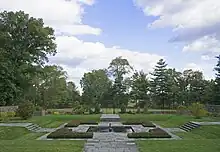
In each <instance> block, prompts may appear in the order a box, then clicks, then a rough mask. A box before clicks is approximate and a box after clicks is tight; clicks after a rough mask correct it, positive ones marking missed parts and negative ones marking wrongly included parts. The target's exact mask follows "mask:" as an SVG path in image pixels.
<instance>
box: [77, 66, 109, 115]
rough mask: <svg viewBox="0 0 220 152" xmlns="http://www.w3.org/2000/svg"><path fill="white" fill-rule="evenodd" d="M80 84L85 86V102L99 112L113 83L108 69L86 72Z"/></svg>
mask: <svg viewBox="0 0 220 152" xmlns="http://www.w3.org/2000/svg"><path fill="white" fill-rule="evenodd" d="M80 84H81V87H82V88H83V94H82V102H83V104H86V105H88V106H89V107H93V108H95V112H96V113H99V112H100V104H101V102H102V99H103V96H104V94H105V92H107V91H108V89H109V88H110V85H111V82H110V80H109V78H108V76H107V73H106V71H105V70H102V69H100V70H93V71H92V72H88V73H85V74H84V76H83V78H82V79H81V80H80Z"/></svg>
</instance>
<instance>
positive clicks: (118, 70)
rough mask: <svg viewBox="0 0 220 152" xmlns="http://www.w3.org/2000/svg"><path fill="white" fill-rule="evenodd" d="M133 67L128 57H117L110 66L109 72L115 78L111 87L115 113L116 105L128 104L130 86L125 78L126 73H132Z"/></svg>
mask: <svg viewBox="0 0 220 152" xmlns="http://www.w3.org/2000/svg"><path fill="white" fill-rule="evenodd" d="M132 70H133V67H132V66H131V65H130V64H129V62H128V60H127V59H124V58H122V57H116V58H115V59H113V60H112V61H111V63H110V65H109V67H108V73H109V75H110V77H111V78H114V83H113V86H112V87H111V89H110V90H111V91H110V92H111V96H112V102H113V103H112V105H113V110H114V111H113V113H115V108H116V107H121V106H122V105H123V104H124V105H126V106H127V104H128V93H127V92H128V88H129V81H128V79H124V75H125V74H128V73H130V72H131V71H132Z"/></svg>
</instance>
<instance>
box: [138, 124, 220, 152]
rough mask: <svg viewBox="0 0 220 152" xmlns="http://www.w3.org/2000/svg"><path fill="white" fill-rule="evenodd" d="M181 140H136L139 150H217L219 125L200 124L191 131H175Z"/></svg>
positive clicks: (216, 151) (158, 151)
mask: <svg viewBox="0 0 220 152" xmlns="http://www.w3.org/2000/svg"><path fill="white" fill-rule="evenodd" d="M176 134H177V135H179V136H180V137H182V138H183V139H182V140H171V141H150V140H148V141H137V145H138V147H139V150H140V152H151V151H156V152H177V151H178V152H188V151H190V152H207V151H210V152H219V151H220V126H218V125H216V126H201V127H200V128H197V129H194V130H192V131H191V132H185V133H176Z"/></svg>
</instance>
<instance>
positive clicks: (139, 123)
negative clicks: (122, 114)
mask: <svg viewBox="0 0 220 152" xmlns="http://www.w3.org/2000/svg"><path fill="white" fill-rule="evenodd" d="M123 124H124V125H142V126H143V127H156V126H155V125H154V124H153V123H152V122H150V121H144V122H143V121H137V120H135V121H126V122H123Z"/></svg>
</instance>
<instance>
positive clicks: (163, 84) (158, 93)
mask: <svg viewBox="0 0 220 152" xmlns="http://www.w3.org/2000/svg"><path fill="white" fill-rule="evenodd" d="M166 67H167V64H166V61H164V60H163V59H160V60H159V62H157V65H156V66H155V69H154V72H153V73H152V76H153V81H152V89H151V91H152V94H153V99H154V101H156V104H157V105H159V106H162V108H164V107H165V105H166V102H167V101H168V97H169V89H170V87H169V83H168V74H167V72H166V71H167V69H166Z"/></svg>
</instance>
